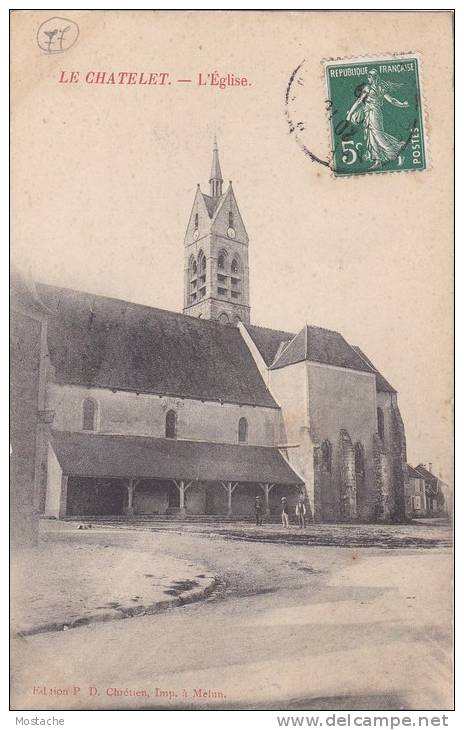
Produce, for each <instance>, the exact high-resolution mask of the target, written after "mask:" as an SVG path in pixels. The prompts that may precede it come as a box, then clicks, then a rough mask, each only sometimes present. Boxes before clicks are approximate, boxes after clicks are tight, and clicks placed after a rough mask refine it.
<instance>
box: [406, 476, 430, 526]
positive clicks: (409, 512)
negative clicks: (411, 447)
mask: <svg viewBox="0 0 464 730" xmlns="http://www.w3.org/2000/svg"><path fill="white" fill-rule="evenodd" d="M404 501H405V505H404V506H405V514H406V516H407V517H425V516H426V515H427V497H426V488H425V479H424V477H423V475H422V474H421V473H420V472H419V471H417V469H413V467H412V466H410V465H409V464H408V479H407V481H406V482H405V489H404Z"/></svg>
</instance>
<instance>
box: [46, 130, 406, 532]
mask: <svg viewBox="0 0 464 730" xmlns="http://www.w3.org/2000/svg"><path fill="white" fill-rule="evenodd" d="M249 245H250V241H249V238H248V234H247V230H246V228H245V223H244V220H243V218H242V215H241V212H240V209H239V206H238V203H237V199H236V197H235V192H234V190H233V187H232V183H231V182H229V184H228V185H227V186H225V185H224V181H223V178H222V173H221V167H220V163H219V153H218V149H217V144H216V141H215V143H214V149H213V161H212V169H211V175H210V180H209V190H208V193H204V192H202V190H201V189H200V187H199V186H198V188H197V190H196V194H195V198H194V202H193V207H192V211H191V214H190V218H189V220H188V224H187V230H186V234H185V240H184V282H185V284H184V307H183V313H182V314H181V313H177V312H171V311H166V310H163V309H157V308H153V307H148V306H143V305H140V304H134V303H131V302H126V301H120V300H116V299H111V298H108V297H104V296H99V295H94V294H90V293H86V292H82V291H74V290H69V289H63V288H58V287H55V286H49V285H45V284H38V285H37V289H36V292H37V296H38V297H39V298H40V302H41V306H43V311H46V312H47V313H48V314H47V323H46V337H45V338H44V347H45V349H44V352H43V361H44V363H45V372H46V375H45V395H44V399H45V403H44V405H43V409H44V412H45V413H46V414H48V417H47V418H43V419H42V420H41V422H40V423H38V425H37V428H38V433H37V440H36V443H37V446H38V448H37V453H38V464H37V469H36V474H37V490H38V495H39V496H38V503H39V505H40V509H41V510H42V512H43V513H44V514H45V515H47V516H50V517H56V518H64V517H72V516H79V517H84V516H85V517H91V516H97V515H100V516H103V515H104V516H116V515H118V516H123V515H126V516H128V519H129V518H130V517H131V516H132V515H134V516H142V515H144V516H150V515H169V514H170V515H179V516H183V517H184V516H185V517H188V515H201V514H208V515H223V516H231V517H237V518H239V517H241V516H244V515H247V516H250V515H251V514H252V513H253V506H254V502H255V498H256V496H257V495H258V494H259V495H261V497H262V502H263V505H264V506H265V510H266V513H267V514H268V515H269V516H272V515H275V516H278V514H279V508H280V502H281V498H282V496H286V497H287V498H288V501H289V503H290V506H292V505H294V504H295V503H296V501H297V499H298V497H299V496H300V495H303V496H304V497H305V499H306V504H307V509H308V513H309V515H310V517H311V519H312V520H314V521H357V520H361V521H373V520H385V521H387V520H392V519H402V518H403V517H404V486H405V479H407V478H408V474H407V461H406V441H405V434H404V427H403V422H402V419H401V414H400V411H399V408H398V403H397V393H396V391H395V389H394V388H393V387H392V386H391V385H390V384H389V383H388V382H387V380H386V379H385V378H384V377H383V376H382V375H381V374H380V373H379V372H378V370H377V369H376V368H375V366H374V365H373V363H372V362H371V361H370V360H369V359H368V357H367V356H366V355H365V354H364V353H363V352H362V351H361V350H360V349H359V348H358V347H356V346H353V345H352V344H350V343H349V342H347V340H346V339H345V338H344V337H343V336H342V335H341V334H339V333H338V332H334V331H332V330H328V329H323V328H321V327H314V326H311V325H308V324H304V326H302V327H301V329H300V330H299V331H298V332H284V331H278V330H274V329H269V328H266V327H260V326H256V325H253V324H251V317H250V297H249V276H250V272H249V263H248V247H249ZM179 265H180V261H179Z"/></svg>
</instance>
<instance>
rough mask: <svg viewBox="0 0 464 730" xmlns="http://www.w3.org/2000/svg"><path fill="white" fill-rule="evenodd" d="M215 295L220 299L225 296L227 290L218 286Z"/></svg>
mask: <svg viewBox="0 0 464 730" xmlns="http://www.w3.org/2000/svg"><path fill="white" fill-rule="evenodd" d="M217 293H218V294H220V295H221V297H226V296H227V289H224V288H223V287H222V286H218V290H217Z"/></svg>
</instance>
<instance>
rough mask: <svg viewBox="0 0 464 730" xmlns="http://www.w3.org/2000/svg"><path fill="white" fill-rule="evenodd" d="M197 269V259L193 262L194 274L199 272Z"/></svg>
mask: <svg viewBox="0 0 464 730" xmlns="http://www.w3.org/2000/svg"><path fill="white" fill-rule="evenodd" d="M197 269H198V267H197V262H196V261H194V262H193V264H192V272H193V273H194V274H196V273H197Z"/></svg>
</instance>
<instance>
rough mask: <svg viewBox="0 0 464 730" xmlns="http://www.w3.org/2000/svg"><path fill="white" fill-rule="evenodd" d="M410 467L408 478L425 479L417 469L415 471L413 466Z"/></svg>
mask: <svg viewBox="0 0 464 730" xmlns="http://www.w3.org/2000/svg"><path fill="white" fill-rule="evenodd" d="M407 466H408V476H409V478H410V479H423V478H424V477H423V475H422V474H420V472H418V471H417V469H414V468H413V467H412V466H409V464H408V465H407Z"/></svg>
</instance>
